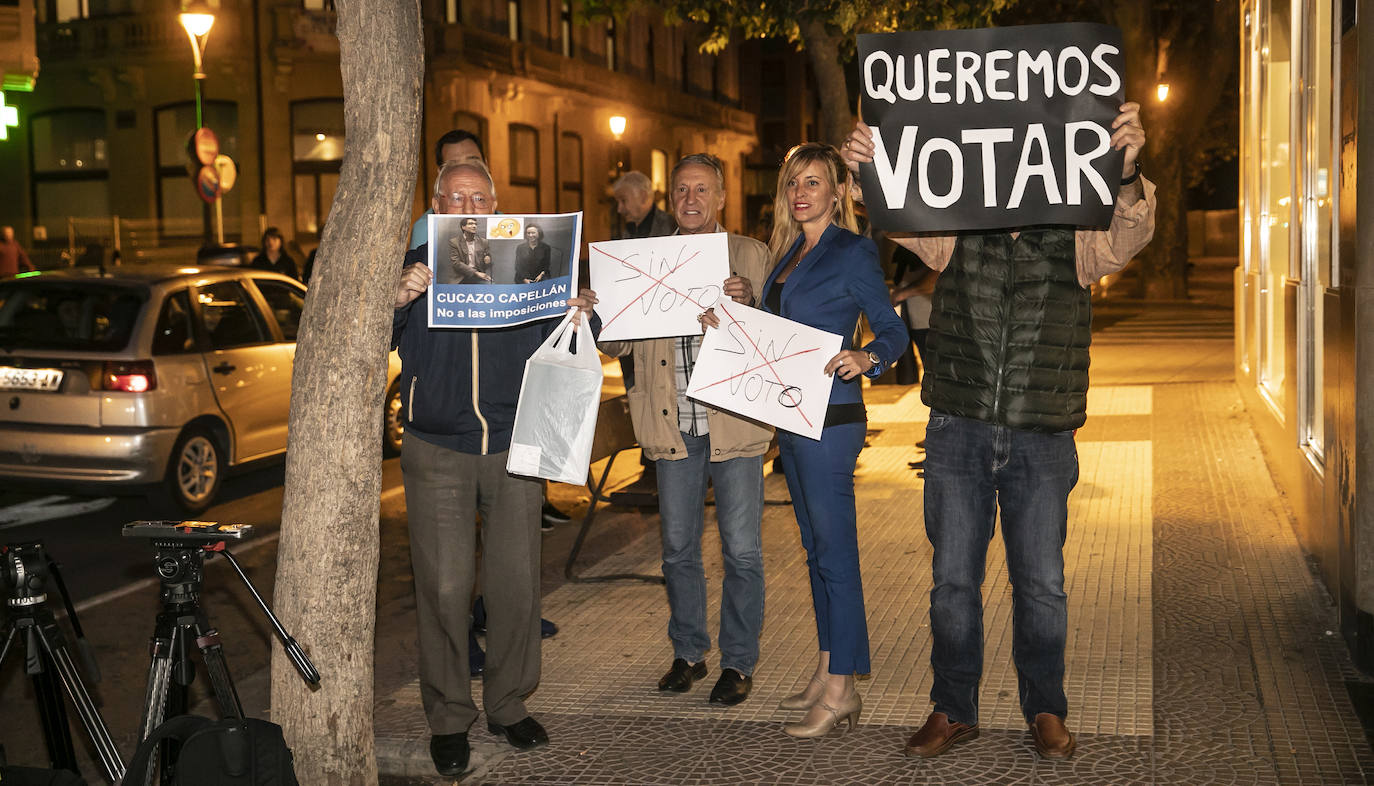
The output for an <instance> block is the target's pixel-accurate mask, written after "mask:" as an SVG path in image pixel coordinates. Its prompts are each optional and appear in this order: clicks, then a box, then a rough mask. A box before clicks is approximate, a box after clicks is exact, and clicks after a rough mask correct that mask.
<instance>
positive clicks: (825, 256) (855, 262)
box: [759, 224, 911, 404]
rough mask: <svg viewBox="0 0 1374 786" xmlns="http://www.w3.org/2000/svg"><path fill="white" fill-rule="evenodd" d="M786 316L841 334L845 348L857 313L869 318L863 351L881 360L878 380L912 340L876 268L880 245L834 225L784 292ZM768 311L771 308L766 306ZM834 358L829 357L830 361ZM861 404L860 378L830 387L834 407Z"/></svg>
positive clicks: (873, 373) (769, 281)
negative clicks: (868, 335) (869, 333)
mask: <svg viewBox="0 0 1374 786" xmlns="http://www.w3.org/2000/svg"><path fill="white" fill-rule="evenodd" d="M805 239H806V238H805V236H798V237H797V240H796V242H795V243H793V244H792V247H791V248H790V249H788V250H787V253H786V254H783V255H782V257H781V258H780V259H779V260H778V264H777V265H775V266H774V267H773V271H772V272H771V273H769V274H768V279H767V281H765V282H764V284H763V292H762V293H761V294H760V296H759V300H760V302H763V301H764V300H765V297H766V296H767V294H768V290H769V289H771V288H772V286H773V279H775V278H777V276H778V272H779V271H781V270H782V263H783V262H785V261H786V260H788V259H791V258H792V255H793V254H795V253H797V249H798V248H799V247H800V246H801V244H802V241H804V240H805ZM781 306H782V313H781V314H779V316H782V317H785V318H787V319H790V320H792V321H793V322H800V323H802V324H803V325H809V326H811V327H813V328H818V329H820V330H825V331H828V332H830V333H837V334H839V335H840V336H843V337H844V343H843V345H842V348H843V349H851V346H850V345H851V343H852V342H853V338H854V328H855V326H856V325H857V324H858V321H859V312H860V311H862V312H863V313H864V315H865V316H867V317H868V324H869V325H870V326H871V327H872V328H873V333H874V339H873V341H871V342H869V343H868V344H867V345H866V346H864V347H863V349H864V350H866V351H870V352H874V353H876V354H877V355H878V357H879V359H881V360H882V362H881V363H879V364H878V365H877V366H875V367H874V368H873V370H871V371H870V372H869V374H868V375H869V376H870V377H876V376H877V375H879V374H881V373H882V372H883V371H885V370H886V369H888V368H889V367H891V365H892V364H893V363H895V362H897V358H899V357H901V355H902V352H903V350H905V349H906V344H907V342H908V341H910V340H911V339H910V336H908V334H907V331H906V325H905V324H904V323H903V322H902V320H901V319H900V318H899V317H898V316H897V312H896V311H894V310H893V308H892V301H891V300H890V299H889V296H888V289H887V282H886V281H885V280H884V279H883V272H882V269H881V268H879V267H878V247H877V246H875V245H874V244H873V241H872V240H869V239H868V238H866V237H861V236H859V235H856V234H854V233H853V232H850V231H849V230H847V229H844V228H842V227H840V226H837V225H835V224H831V225H830V226H829V227H828V228H827V229H826V230H825V233H824V234H823V235H821V239H820V242H818V243H817V244H816V247H815V248H813V249H811V253H809V254H807V255H806V257H805V258H803V259H802V261H801V262H800V263H798V265H797V267H796V269H795V270H793V271H792V274H791V275H789V276H788V277H787V281H786V283H785V284H784V285H783V288H782V302H781ZM764 308H765V309H766V308H767V306H764ZM829 360H830V358H825V361H826V362H828V361H829ZM859 401H863V388H862V386H861V385H860V384H859V378H858V377H855V378H853V379H851V380H848V381H846V380H843V379H840V377H839V376H838V375H836V376H835V381H834V383H833V384H832V385H831V387H830V403H831V404H850V403H854V402H859Z"/></svg>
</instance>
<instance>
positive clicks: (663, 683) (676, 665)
mask: <svg viewBox="0 0 1374 786" xmlns="http://www.w3.org/2000/svg"><path fill="white" fill-rule="evenodd" d="M705 676H706V661H702V662H701V663H688V662H687V659H686V658H675V659H674V660H673V667H672V668H671V669H668V673H667V674H664V675H663V678H662V679H660V680H659V681H658V689H659V690H670V691H674V692H676V693H686V692H687V691H689V690H691V689H692V683H693V682H696V681H697V680H699V679H701V678H702V677H705Z"/></svg>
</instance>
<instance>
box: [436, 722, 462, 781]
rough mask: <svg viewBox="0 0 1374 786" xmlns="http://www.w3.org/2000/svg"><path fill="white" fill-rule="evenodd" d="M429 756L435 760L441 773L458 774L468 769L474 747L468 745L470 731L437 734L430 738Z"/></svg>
mask: <svg viewBox="0 0 1374 786" xmlns="http://www.w3.org/2000/svg"><path fill="white" fill-rule="evenodd" d="M429 757H430V758H431V759H433V760H434V769H436V770H438V771H439V774H440V775H449V776H457V775H462V774H463V773H465V772H467V771H468V760H469V759H470V758H471V757H472V748H471V747H470V746H469V745H468V733H467V732H465V731H460V732H458V733H457V734H436V735H434V736H433V737H430V738H429Z"/></svg>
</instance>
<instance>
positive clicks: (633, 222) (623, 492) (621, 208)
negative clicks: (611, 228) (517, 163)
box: [611, 170, 677, 507]
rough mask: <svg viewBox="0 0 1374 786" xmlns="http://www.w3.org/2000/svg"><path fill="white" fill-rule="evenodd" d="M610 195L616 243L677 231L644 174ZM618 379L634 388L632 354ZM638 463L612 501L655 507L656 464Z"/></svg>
mask: <svg viewBox="0 0 1374 786" xmlns="http://www.w3.org/2000/svg"><path fill="white" fill-rule="evenodd" d="M611 193H612V194H614V195H615V209H616V211H617V212H618V213H620V217H621V219H623V220H624V222H625V225H624V229H623V230H622V231H620V232H617V233H616V234H615V239H616V240H627V239H631V238H646V237H662V236H664V235H671V234H673V233H674V232H676V231H677V221H675V220H674V219H673V217H672V215H670V214H668V213H665V212H663V211H662V210H659V209H658V206H657V205H655V204H654V196H655V194H654V184H653V181H652V180H650V179H649V176H648V175H646V174H644V173H643V172H639V171H635V170H632V171H629V172H626V173H625V174H623V175H621V176H620V177H619V179H617V180H616V181H615V185H613V186H611ZM620 377H621V379H622V380H623V381H624V383H625V389H626V390H629V389H630V388H632V387H634V386H635V356H634V353H633V352H632V353H630V354H628V355H624V356H622V357H621V358H620ZM639 464H640V466H641V467H643V470H642V471H641V472H640V475H639V477H638V478H635V479H634V480H633V481H632V482H630V483H628V484H626V485H625V486H624V487H622V488H620V489H619V490H617V491H616V492H615V493H613V494H612V495H611V500H612V501H614V502H616V503H619V504H624V505H641V506H649V507H652V506H655V505H657V504H658V474H657V473H658V469H657V462H656V461H654V460H653V459H651V458H649V457H648V456H646V455H644V451H643V450H642V449H641V450H640V452H639Z"/></svg>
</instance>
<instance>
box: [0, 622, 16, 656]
mask: <svg viewBox="0 0 1374 786" xmlns="http://www.w3.org/2000/svg"><path fill="white" fill-rule="evenodd" d="M18 633H19V628H17V627H14V626H13V625H11V626H10V632H9V633H7V634H6V635H5V646H3V647H0V666H3V665H5V656H6V655H8V654H9V652H10V645H11V644H13V643H14V638H15V636H16V635H17V634H18Z"/></svg>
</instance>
